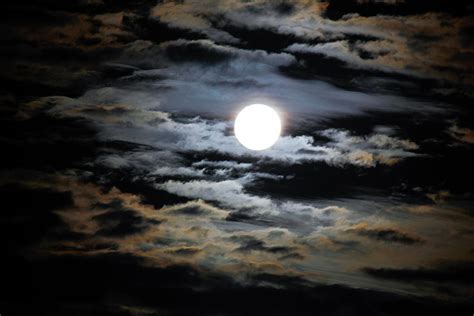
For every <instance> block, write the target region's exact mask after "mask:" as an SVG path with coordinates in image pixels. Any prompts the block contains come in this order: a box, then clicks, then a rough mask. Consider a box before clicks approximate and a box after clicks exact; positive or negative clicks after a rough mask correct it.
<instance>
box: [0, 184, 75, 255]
mask: <svg viewBox="0 0 474 316" xmlns="http://www.w3.org/2000/svg"><path fill="white" fill-rule="evenodd" d="M0 197H1V200H2V205H3V207H2V208H3V211H2V212H1V214H0V234H1V238H0V240H1V245H2V250H3V251H5V252H6V253H7V254H10V253H21V252H23V251H25V249H26V248H28V247H31V246H34V245H38V244H40V243H41V242H42V241H44V240H56V239H64V240H76V239H78V238H79V239H80V238H81V237H82V235H81V234H76V233H73V232H72V231H71V230H70V229H69V227H68V225H67V224H66V223H65V222H64V221H63V220H62V219H61V218H60V217H59V216H58V215H57V214H55V213H54V212H53V211H55V210H59V209H63V208H66V207H70V206H72V205H73V200H72V196H71V192H69V191H63V192H58V191H54V190H49V189H41V188H29V187H25V186H22V185H18V184H15V183H10V184H4V185H2V186H0Z"/></svg>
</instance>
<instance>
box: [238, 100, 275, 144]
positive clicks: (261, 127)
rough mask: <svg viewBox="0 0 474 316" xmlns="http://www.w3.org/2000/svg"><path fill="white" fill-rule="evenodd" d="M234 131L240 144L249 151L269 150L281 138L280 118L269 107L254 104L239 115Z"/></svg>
mask: <svg viewBox="0 0 474 316" xmlns="http://www.w3.org/2000/svg"><path fill="white" fill-rule="evenodd" d="M234 131H235V136H236V137H237V139H238V140H239V142H240V143H241V144H242V145H244V146H245V147H247V148H248V149H252V150H263V149H267V148H269V147H271V146H272V145H273V144H274V143H275V142H276V141H277V140H278V137H279V136H280V132H281V121H280V117H279V116H278V114H277V112H275V110H273V109H272V108H271V107H269V106H267V105H264V104H252V105H249V106H247V107H245V108H244V109H243V110H242V111H240V113H239V114H238V115H237V118H236V119H235V125H234Z"/></svg>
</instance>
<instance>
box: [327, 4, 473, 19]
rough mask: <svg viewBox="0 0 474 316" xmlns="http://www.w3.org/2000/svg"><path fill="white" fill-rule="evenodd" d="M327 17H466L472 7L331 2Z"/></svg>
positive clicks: (462, 5) (461, 5) (464, 5)
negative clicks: (434, 13)
mask: <svg viewBox="0 0 474 316" xmlns="http://www.w3.org/2000/svg"><path fill="white" fill-rule="evenodd" d="M327 2H328V3H329V5H328V7H327V9H326V12H325V14H326V16H327V17H329V18H331V19H340V18H341V17H343V16H344V15H346V14H350V13H357V14H359V15H361V16H374V15H397V16H405V15H415V14H423V13H428V12H440V13H448V14H454V15H459V16H464V15H467V14H469V12H472V6H470V2H469V1H467V0H461V1H457V2H456V3H454V4H453V3H452V2H450V1H448V0H435V1H430V2H426V3H425V2H424V3H420V2H419V1H416V0H406V1H390V0H387V1H371V0H368V1H358V0H349V1H344V0H329V1H327Z"/></svg>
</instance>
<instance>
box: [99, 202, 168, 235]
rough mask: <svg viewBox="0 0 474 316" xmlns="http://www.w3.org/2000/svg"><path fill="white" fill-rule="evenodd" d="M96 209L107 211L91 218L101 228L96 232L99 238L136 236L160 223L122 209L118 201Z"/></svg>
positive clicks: (101, 205)
mask: <svg viewBox="0 0 474 316" xmlns="http://www.w3.org/2000/svg"><path fill="white" fill-rule="evenodd" d="M98 207H99V208H101V209H106V210H107V211H106V212H105V213H103V214H100V215H96V216H94V217H93V219H94V220H95V221H97V222H98V223H99V224H100V227H101V228H100V229H99V230H98V231H97V232H96V234H97V235H99V236H118V237H120V236H127V235H130V234H137V233H141V232H143V231H145V230H147V229H148V228H150V227H151V226H156V225H159V224H160V223H161V222H160V221H158V220H154V219H145V218H143V217H141V216H140V215H138V214H137V213H136V212H135V211H133V210H129V209H126V208H124V207H123V206H122V203H121V202H120V201H114V202H111V203H109V204H100V205H98Z"/></svg>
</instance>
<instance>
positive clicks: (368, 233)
mask: <svg viewBox="0 0 474 316" xmlns="http://www.w3.org/2000/svg"><path fill="white" fill-rule="evenodd" d="M347 232H351V233H355V234H357V235H360V236H364V237H367V238H370V239H373V240H377V241H384V242H389V243H400V244H405V245H413V244H417V243H421V242H423V240H422V239H421V238H420V237H417V236H413V235H410V234H408V233H406V232H403V231H400V230H398V229H395V228H383V227H374V228H371V227H367V224H358V225H355V226H354V227H353V228H350V229H348V230H347Z"/></svg>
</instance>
